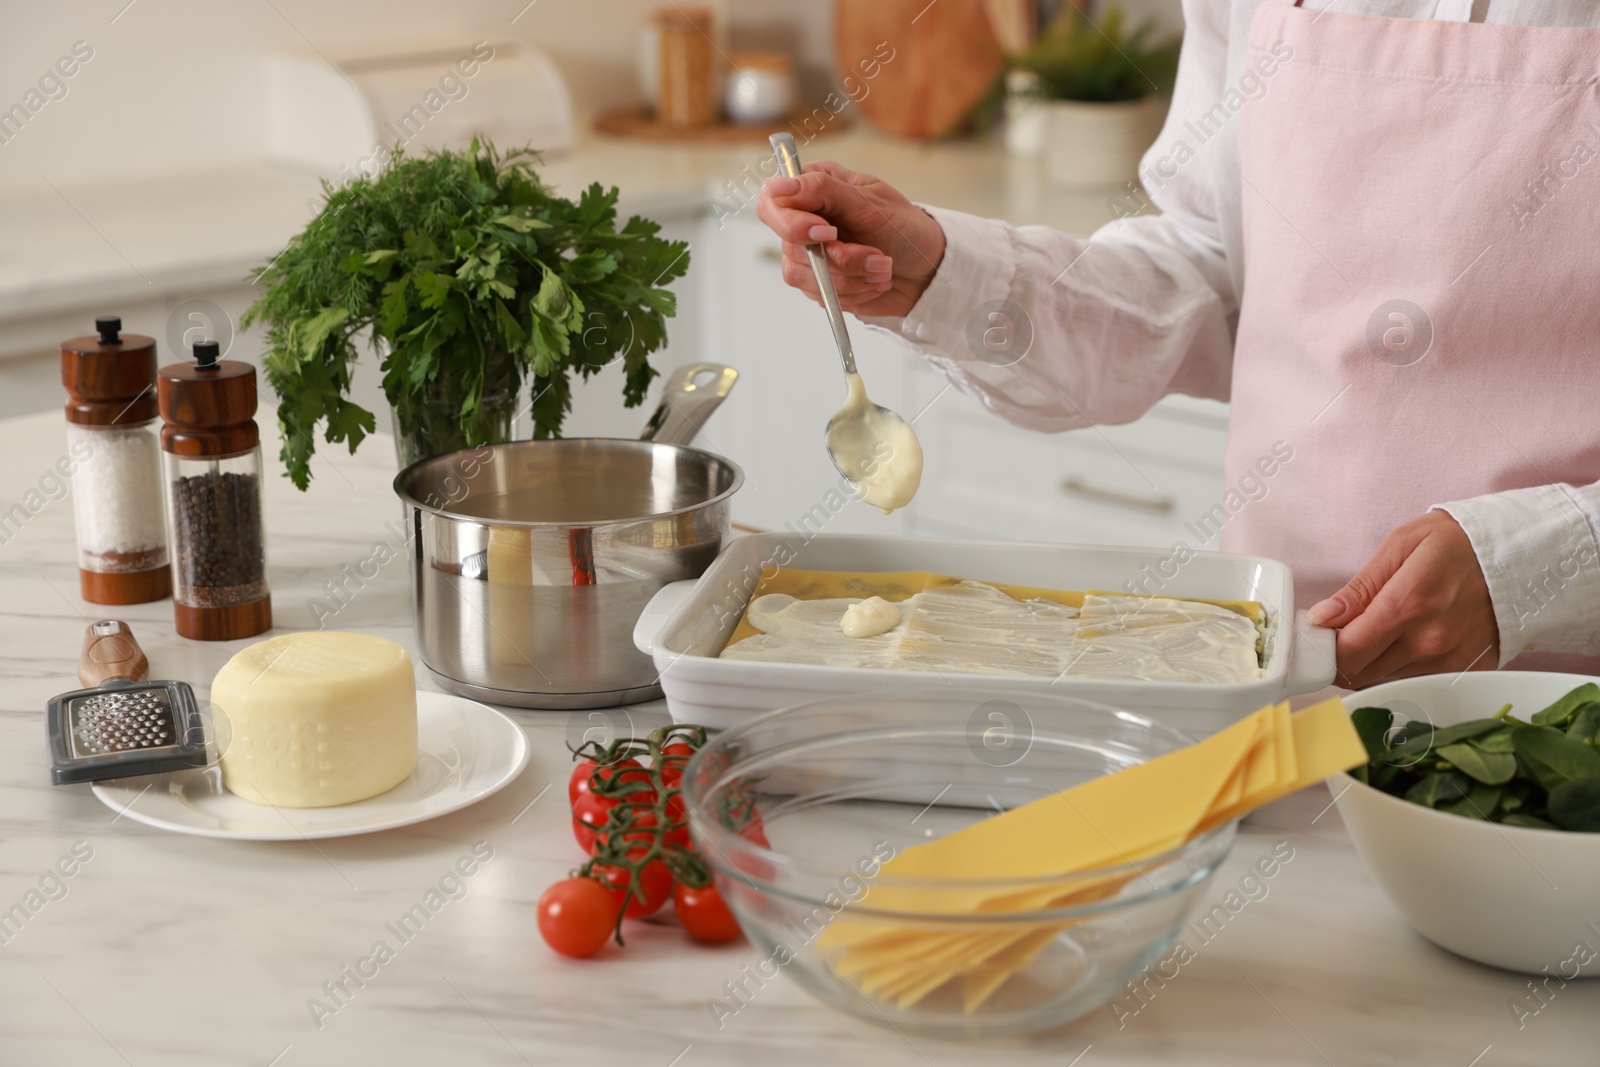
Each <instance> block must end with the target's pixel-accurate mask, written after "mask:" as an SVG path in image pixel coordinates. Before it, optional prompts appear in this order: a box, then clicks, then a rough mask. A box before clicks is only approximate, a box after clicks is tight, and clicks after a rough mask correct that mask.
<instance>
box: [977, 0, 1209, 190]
mask: <svg viewBox="0 0 1600 1067" xmlns="http://www.w3.org/2000/svg"><path fill="white" fill-rule="evenodd" d="M1089 6H1090V0H1083V2H1082V3H1081V4H1067V5H1065V6H1064V7H1062V9H1061V11H1060V13H1059V14H1058V15H1057V16H1056V18H1055V19H1054V20H1052V21H1051V22H1050V24H1049V25H1048V26H1046V27H1045V28H1044V29H1043V31H1041V33H1040V34H1039V37H1038V39H1037V40H1036V41H1034V43H1033V44H1032V45H1030V46H1028V47H1027V48H1026V49H1024V50H1022V51H1021V52H1019V53H1017V54H1016V55H1013V56H1012V57H1011V58H1010V60H1009V62H1008V65H1007V68H1008V69H1007V71H1006V75H1005V79H1006V82H1005V84H1006V91H1007V94H1008V97H1009V99H1008V107H1007V111H1008V113H1009V114H1010V115H1012V116H1015V117H1016V120H1017V121H1019V122H1033V123H1036V124H1037V126H1036V128H1037V130H1038V135H1037V140H1038V142H1039V146H1040V149H1041V151H1042V152H1043V155H1044V159H1045V169H1046V171H1047V172H1048V173H1049V175H1050V178H1051V180H1052V181H1054V182H1055V183H1056V184H1058V185H1064V186H1071V187H1076V188H1092V187H1104V186H1111V185H1120V184H1122V183H1123V182H1125V181H1128V180H1129V179H1131V178H1134V177H1136V176H1137V173H1138V169H1139V159H1140V157H1141V156H1143V154H1144V151H1145V149H1147V148H1149V147H1150V144H1151V143H1152V142H1153V141H1154V140H1155V138H1156V135H1157V134H1158V133H1159V132H1160V128H1161V121H1162V118H1163V117H1164V115H1165V113H1166V99H1165V97H1166V94H1167V93H1168V92H1169V91H1170V90H1171V88H1172V83H1173V80H1174V78H1175V77H1176V75H1177V70H1178V49H1179V46H1180V44H1181V43H1182V42H1181V38H1180V37H1176V36H1174V37H1170V38H1166V39H1161V40H1157V39H1156V33H1157V29H1156V24H1155V23H1154V22H1153V21H1151V20H1145V21H1144V22H1141V23H1140V24H1139V25H1137V26H1135V27H1133V28H1132V29H1131V30H1129V29H1128V28H1127V21H1128V20H1127V15H1126V13H1125V12H1124V11H1123V10H1122V7H1121V5H1119V4H1115V3H1112V4H1107V5H1106V6H1105V7H1103V8H1099V9H1097V10H1094V11H1093V12H1091V11H1090V10H1088V8H1089ZM1019 105H1020V106H1019ZM1030 110H1032V111H1033V114H1032V115H1031V116H1029V115H1028V114H1027V113H1028V112H1029V111H1030Z"/></svg>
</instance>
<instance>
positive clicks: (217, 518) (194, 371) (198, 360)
mask: <svg viewBox="0 0 1600 1067" xmlns="http://www.w3.org/2000/svg"><path fill="white" fill-rule="evenodd" d="M194 356H195V358H194V362H193V363H174V364H171V365H169V366H166V367H162V368H161V371H160V373H159V375H158V376H157V382H156V391H157V393H158V395H159V397H160V401H161V417H162V419H163V420H164V422H165V425H164V426H163V427H162V429H161V451H162V453H163V455H164V457H165V458H164V460H163V463H164V468H163V469H164V470H165V472H166V481H167V486H166V492H165V493H164V494H163V495H164V496H165V498H166V501H167V524H168V526H169V527H170V528H171V531H170V536H171V539H172V540H171V545H172V552H171V555H172V571H173V578H174V581H175V589H174V592H173V597H172V614H173V622H174V624H175V625H176V627H177V630H178V633H179V634H180V635H181V636H183V637H190V638H195V639H197V640H201V641H234V640H238V639H239V638H241V637H253V636H255V635H256V634H258V633H261V632H263V631H265V630H267V629H269V628H270V627H271V626H272V597H271V595H270V594H269V592H268V589H267V558H266V536H265V535H266V531H265V530H264V529H263V528H262V524H261V432H260V430H259V429H258V428H257V426H256V423H255V413H256V369H255V367H253V366H251V365H250V364H248V363H240V362H237V361H234V360H224V359H220V358H219V351H218V345H217V342H215V341H200V342H197V343H196V344H195V346H194Z"/></svg>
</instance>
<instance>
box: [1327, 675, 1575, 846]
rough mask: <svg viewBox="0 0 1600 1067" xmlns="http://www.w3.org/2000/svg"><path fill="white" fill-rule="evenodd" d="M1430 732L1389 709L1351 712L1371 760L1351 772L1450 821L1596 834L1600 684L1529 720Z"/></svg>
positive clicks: (1505, 715)
mask: <svg viewBox="0 0 1600 1067" xmlns="http://www.w3.org/2000/svg"><path fill="white" fill-rule="evenodd" d="M1510 711H1511V705H1510V704H1507V705H1505V706H1504V707H1502V708H1501V709H1500V710H1499V711H1498V712H1496V713H1495V715H1494V717H1493V718H1489V719H1473V720H1471V721H1470V722H1463V723H1457V724H1456V725H1454V726H1446V727H1443V728H1436V727H1434V726H1433V724H1431V723H1428V722H1423V721H1413V722H1406V723H1400V722H1396V721H1395V718H1396V716H1395V713H1394V712H1392V711H1391V710H1389V709H1386V708H1374V707H1364V708H1357V709H1355V710H1354V711H1352V712H1351V713H1350V715H1351V725H1352V726H1354V727H1355V729H1356V733H1357V735H1358V736H1359V737H1360V738H1361V741H1362V745H1363V746H1364V747H1365V749H1366V751H1367V757H1368V762H1367V764H1366V765H1365V766H1364V767H1358V768H1356V769H1355V770H1354V771H1352V772H1351V774H1352V775H1354V776H1355V777H1356V778H1357V779H1359V780H1360V781H1363V782H1365V783H1367V784H1368V785H1370V786H1372V787H1373V788H1375V789H1381V790H1382V791H1384V792H1386V793H1388V794H1389V795H1391V796H1396V797H1401V798H1403V799H1405V800H1407V801H1410V802H1411V803H1413V804H1420V805H1422V806H1424V807H1429V808H1433V809H1434V810H1436V811H1440V812H1444V813H1445V814H1448V815H1459V816H1462V817H1465V818H1469V819H1479V820H1486V821H1488V822H1493V823H1502V824H1504V825H1506V826H1522V827H1536V828H1539V829H1544V830H1564V831H1575V832H1589V833H1600V684H1596V683H1592V682H1590V683H1585V684H1584V685H1581V686H1578V687H1577V688H1575V689H1573V690H1572V691H1571V692H1569V693H1567V694H1566V695H1565V696H1563V697H1562V698H1561V699H1560V700H1558V701H1556V702H1555V703H1553V704H1551V705H1550V706H1549V707H1547V708H1545V709H1543V710H1542V711H1540V712H1539V713H1538V714H1537V715H1535V716H1534V717H1533V718H1534V723H1527V722H1523V721H1522V720H1521V719H1518V718H1515V717H1514V716H1512V715H1511V714H1510Z"/></svg>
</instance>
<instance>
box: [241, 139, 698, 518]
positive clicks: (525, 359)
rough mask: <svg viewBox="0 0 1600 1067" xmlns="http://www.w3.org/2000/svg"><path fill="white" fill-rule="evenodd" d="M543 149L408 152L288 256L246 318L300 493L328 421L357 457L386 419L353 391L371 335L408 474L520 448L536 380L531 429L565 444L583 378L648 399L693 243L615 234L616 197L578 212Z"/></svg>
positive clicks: (333, 435)
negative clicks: (605, 372) (546, 181)
mask: <svg viewBox="0 0 1600 1067" xmlns="http://www.w3.org/2000/svg"><path fill="white" fill-rule="evenodd" d="M536 160H537V155H536V153H533V152H530V151H528V150H526V149H517V150H512V151H508V152H506V153H504V154H501V153H499V152H497V151H496V150H495V148H494V146H493V145H492V144H490V143H488V142H483V143H481V144H480V142H478V141H477V140H474V141H473V142H472V146H471V147H470V148H469V149H468V150H467V151H465V152H454V151H445V152H430V153H428V154H427V155H426V156H423V157H407V156H405V155H404V154H403V153H401V152H400V151H398V150H396V152H395V153H394V155H393V156H392V157H390V160H389V162H388V164H387V165H386V166H385V167H384V169H383V170H382V172H381V173H379V174H378V175H377V176H375V177H363V178H359V179H357V180H355V181H352V182H350V183H348V184H346V185H342V186H339V187H337V188H335V187H334V186H332V185H331V184H328V183H324V187H323V188H324V193H325V196H326V199H325V203H324V204H323V207H322V210H321V211H320V212H319V213H318V214H317V216H316V218H314V219H312V220H311V222H310V223H309V224H308V225H307V226H306V228H305V229H304V230H303V231H302V232H301V233H299V234H298V235H296V236H295V237H294V238H292V239H291V240H290V242H289V244H288V247H286V248H285V249H284V250H283V252H281V253H280V254H279V255H278V256H277V257H276V258H275V259H273V260H272V261H271V262H270V263H268V264H266V265H265V266H263V267H260V268H258V269H257V270H256V271H255V279H256V281H257V282H258V283H259V284H261V285H262V286H263V288H264V291H263V292H262V295H261V297H260V298H259V299H258V300H257V301H256V302H255V304H254V305H252V306H251V308H250V310H249V311H248V312H247V313H246V314H245V317H244V324H245V325H246V326H249V325H251V324H253V323H255V322H262V323H265V324H266V327H267V344H268V351H267V354H266V357H265V359H264V363H265V366H266V374H267V380H268V381H269V382H270V383H271V385H272V388H273V390H274V391H275V392H276V393H277V395H278V400H279V403H278V422H279V425H280V428H281V430H282V434H283V450H282V453H281V455H282V457H283V461H284V464H285V466H286V467H287V469H288V475H289V477H290V478H291V479H293V481H294V483H295V484H296V485H297V486H299V487H300V488H301V489H304V488H305V487H306V485H307V484H308V483H309V481H310V477H311V473H310V467H309V463H310V459H311V456H312V453H313V452H314V450H315V448H316V436H315V435H316V432H317V430H318V428H319V425H320V426H321V429H322V432H323V435H324V436H325V438H326V439H327V441H329V442H330V443H335V442H343V443H347V444H348V446H349V448H350V451H352V452H354V451H355V449H356V446H357V445H358V444H360V443H361V441H362V439H363V438H365V437H366V435H367V434H369V433H371V432H373V430H374V428H375V425H376V419H375V418H374V415H373V413H372V412H369V411H366V410H365V409H363V408H362V407H360V406H359V405H358V404H356V403H354V402H353V401H352V400H351V399H350V397H349V390H350V380H351V374H352V371H353V370H354V366H355V363H356V360H357V358H358V355H359V352H358V348H359V347H360V346H361V344H362V343H363V342H364V343H365V344H367V345H370V346H371V347H372V348H373V349H374V350H375V351H376V352H377V354H378V357H379V358H380V360H381V364H380V365H381V370H382V372H383V391H384V394H385V395H386V396H387V397H388V400H389V403H390V405H391V406H392V407H393V412H394V423H395V434H396V439H397V442H398V443H399V451H400V458H401V462H402V464H405V463H409V462H414V461H416V460H418V459H423V458H427V457H428V456H433V455H438V454H441V453H444V452H449V451H454V450H456V449H460V448H468V447H472V446H476V445H480V444H487V443H494V442H497V441H504V440H508V439H509V437H510V433H511V424H512V417H513V415H514V414H515V413H516V411H517V405H518V402H519V398H520V397H521V396H522V394H523V393H524V391H525V390H524V388H523V387H524V385H525V384H527V383H528V381H529V379H531V401H530V404H531V411H532V422H533V435H534V436H535V437H539V438H545V437H557V436H560V433H561V424H562V421H563V419H564V418H565V416H566V413H567V411H568V410H569V409H570V407H571V393H570V381H569V376H570V374H571V373H572V372H574V371H576V372H577V374H578V375H579V376H580V377H582V378H587V377H589V376H590V375H593V374H594V373H595V372H596V371H598V370H600V369H601V368H602V367H604V366H606V365H607V364H609V363H611V362H613V361H615V360H621V361H622V366H623V371H624V387H623V398H624V401H625V403H626V404H627V405H628V406H630V407H631V406H634V405H637V404H639V403H641V402H642V401H643V400H644V398H645V392H646V390H647V388H648V387H649V384H650V381H651V379H652V378H654V377H655V375H656V371H655V369H654V368H652V367H651V366H650V363H649V359H648V356H649V354H650V353H651V352H654V351H656V350H657V349H658V348H660V347H661V345H662V343H663V342H664V341H665V339H666V322H665V320H666V319H667V318H668V317H669V316H671V315H673V314H674V313H675V312H676V310H677V304H676V300H675V298H674V296H673V294H672V293H671V292H670V291H668V290H667V289H665V288H663V286H664V285H666V284H667V283H669V282H671V281H672V280H673V279H675V278H678V277H680V276H682V274H683V273H684V271H686V270H687V269H688V266H689V250H688V245H687V244H686V243H684V242H682V241H667V240H663V239H662V238H660V237H658V236H657V234H658V232H659V230H660V227H659V226H657V225H656V224H655V223H653V222H651V221H649V220H647V219H643V218H639V217H637V216H635V217H633V218H630V219H629V220H628V221H627V223H626V224H625V225H622V226H620V227H619V226H618V225H617V214H616V201H617V190H616V189H615V188H612V189H609V190H607V189H602V188H601V186H600V185H598V184H595V185H591V186H589V187H588V188H587V189H585V190H584V191H583V193H582V194H581V195H580V196H579V197H578V199H577V200H576V201H573V200H568V199H565V198H563V197H560V196H557V195H555V194H554V193H552V192H551V191H550V190H549V189H547V188H546V187H545V186H544V185H543V183H542V182H541V181H540V180H539V176H538V174H537V172H536V171H535V169H534V163H535V161H536Z"/></svg>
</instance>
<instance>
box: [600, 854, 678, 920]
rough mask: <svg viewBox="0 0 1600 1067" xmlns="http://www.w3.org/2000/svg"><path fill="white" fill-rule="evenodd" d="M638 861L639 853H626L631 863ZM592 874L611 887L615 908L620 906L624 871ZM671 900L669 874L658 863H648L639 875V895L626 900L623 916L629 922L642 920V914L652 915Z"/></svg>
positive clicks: (605, 869) (607, 869)
mask: <svg viewBox="0 0 1600 1067" xmlns="http://www.w3.org/2000/svg"><path fill="white" fill-rule="evenodd" d="M642 858H643V852H642V850H639V849H635V850H633V851H630V852H629V853H628V859H629V860H631V861H633V862H635V863H637V862H638V861H639V860H640V859H642ZM594 874H595V876H596V877H597V878H602V879H604V880H605V883H606V884H607V885H609V886H610V887H611V896H612V898H613V899H615V900H616V902H617V906H618V907H621V906H622V898H623V897H625V896H627V895H628V881H629V872H628V868H626V867H596V868H594ZM671 898H672V872H671V871H670V870H668V869H667V865H666V864H665V863H662V862H661V861H660V860H651V861H650V862H649V863H647V864H645V865H644V869H643V870H641V871H640V872H639V892H638V893H636V894H635V895H634V897H633V898H632V899H631V900H629V901H628V910H627V911H626V912H624V914H625V915H627V917H628V918H630V919H642V918H644V917H645V916H646V915H654V914H655V913H656V912H658V911H660V910H661V906H662V905H663V904H665V903H666V902H667V901H668V900H670V899H671Z"/></svg>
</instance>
